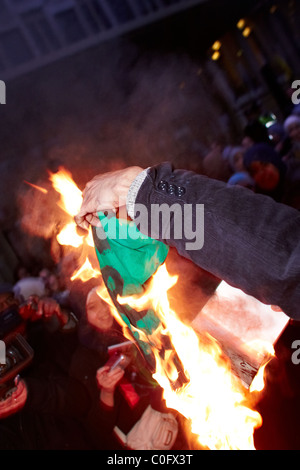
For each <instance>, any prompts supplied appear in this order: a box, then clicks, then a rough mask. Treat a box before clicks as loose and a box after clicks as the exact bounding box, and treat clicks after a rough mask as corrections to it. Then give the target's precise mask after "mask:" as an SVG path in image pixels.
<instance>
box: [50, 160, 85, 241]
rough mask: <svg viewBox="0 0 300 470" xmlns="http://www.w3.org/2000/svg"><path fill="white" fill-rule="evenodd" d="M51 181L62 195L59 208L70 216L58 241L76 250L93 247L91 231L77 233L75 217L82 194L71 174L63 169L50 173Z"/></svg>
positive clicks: (58, 236)
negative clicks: (83, 233) (85, 246)
mask: <svg viewBox="0 0 300 470" xmlns="http://www.w3.org/2000/svg"><path fill="white" fill-rule="evenodd" d="M49 179H50V181H51V182H52V185H53V187H54V189H55V190H56V191H57V192H58V193H59V194H60V196H61V198H60V200H59V202H58V205H59V207H60V208H61V209H62V210H63V211H64V212H65V213H66V214H68V215H69V216H70V222H69V223H68V224H67V225H66V226H65V227H63V229H62V230H61V231H60V232H59V234H58V235H57V237H56V239H57V241H58V243H59V244H60V245H65V246H66V245H68V246H72V247H74V248H79V247H83V246H84V245H87V246H90V247H93V246H94V242H93V236H92V232H91V229H89V231H88V233H87V234H85V235H79V234H78V233H77V225H76V223H75V221H74V216H75V215H76V214H77V213H78V211H79V209H80V207H81V204H82V192H81V191H80V189H79V188H78V186H77V185H76V183H75V182H74V180H73V178H72V176H71V174H70V173H69V172H68V171H67V170H66V169H65V168H63V167H60V168H59V171H58V172H57V173H51V172H49Z"/></svg>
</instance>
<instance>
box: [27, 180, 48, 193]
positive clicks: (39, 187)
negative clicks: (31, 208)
mask: <svg viewBox="0 0 300 470" xmlns="http://www.w3.org/2000/svg"><path fill="white" fill-rule="evenodd" d="M24 183H26V184H28V185H29V186H31V187H32V188H34V189H37V190H38V191H40V192H41V193H44V194H47V193H48V190H47V189H45V188H42V187H41V186H37V185H36V184H33V183H29V181H26V180H24Z"/></svg>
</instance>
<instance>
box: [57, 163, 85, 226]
mask: <svg viewBox="0 0 300 470" xmlns="http://www.w3.org/2000/svg"><path fill="white" fill-rule="evenodd" d="M49 179H50V181H51V182H52V185H53V187H54V189H55V190H56V191H57V192H58V193H60V195H61V200H60V202H59V203H58V205H59V206H60V207H61V208H62V209H63V210H64V211H65V212H66V213H67V214H69V215H72V216H73V217H74V216H75V215H76V214H77V213H78V212H79V209H80V207H81V204H82V192H81V191H80V189H79V188H78V187H77V185H76V184H75V182H74V181H73V179H72V176H71V174H70V173H69V172H68V171H67V170H65V169H64V168H62V167H60V168H59V170H58V172H57V173H51V172H50V176H49Z"/></svg>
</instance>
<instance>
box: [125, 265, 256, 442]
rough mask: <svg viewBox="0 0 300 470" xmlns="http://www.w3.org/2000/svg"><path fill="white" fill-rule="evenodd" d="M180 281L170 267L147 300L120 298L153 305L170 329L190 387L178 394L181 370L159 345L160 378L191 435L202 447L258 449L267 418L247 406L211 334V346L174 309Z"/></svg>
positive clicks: (157, 374) (158, 274) (138, 305)
mask: <svg viewBox="0 0 300 470" xmlns="http://www.w3.org/2000/svg"><path fill="white" fill-rule="evenodd" d="M175 278H176V277H175ZM174 282H176V280H175V279H174V277H171V276H169V274H168V272H167V269H166V267H165V265H162V266H161V267H160V268H159V269H158V270H157V272H156V274H155V275H154V276H153V279H152V282H151V285H150V287H149V291H148V292H147V293H146V294H144V295H143V297H141V298H138V297H135V296H132V297H126V298H120V297H119V298H118V300H119V302H120V303H128V304H129V305H130V306H131V307H133V308H139V309H143V308H145V306H146V305H148V303H149V302H150V303H151V304H152V305H153V308H154V309H155V312H156V313H157V314H159V316H160V319H161V321H162V323H163V324H164V325H167V330H168V333H169V335H170V336H171V338H172V343H173V345H174V349H175V351H176V353H177V354H178V357H179V358H180V360H181V362H182V364H183V366H184V370H185V374H186V376H187V377H188V379H189V382H188V383H187V384H185V385H184V386H183V387H182V388H180V389H177V390H174V389H173V387H172V386H171V384H170V380H169V379H170V377H172V380H174V379H176V377H175V376H174V374H175V375H176V374H177V371H176V370H171V371H170V370H169V363H168V358H167V360H165V361H164V360H162V358H161V355H160V354H159V350H160V347H159V346H160V345H159V344H158V345H157V349H155V348H153V349H152V350H153V352H154V354H155V357H156V372H155V374H154V378H155V379H156V380H157V382H158V383H159V384H160V385H161V387H162V388H163V389H164V398H165V400H166V404H167V406H168V407H170V408H173V409H176V410H178V411H179V412H180V413H181V414H182V415H183V416H185V418H187V420H188V421H189V422H190V428H191V432H192V433H193V434H194V435H197V436H198V440H199V443H200V444H201V446H203V447H206V448H209V449H243V450H248V449H255V447H254V442H253V433H254V430H255V429H256V428H257V427H259V426H261V424H262V419H261V416H260V414H259V413H258V412H256V411H254V410H252V409H251V408H249V407H248V406H247V392H246V390H245V389H244V388H243V387H242V385H241V384H240V383H239V382H238V380H237V379H235V378H234V376H233V374H232V372H231V368H230V364H229V361H228V360H227V359H226V358H225V357H224V355H223V352H222V350H221V348H220V346H219V345H218V343H217V341H216V340H214V338H212V337H211V336H209V335H207V337H206V340H205V341H200V339H199V337H198V336H197V334H196V333H195V331H194V330H193V329H192V328H191V327H189V326H187V325H185V324H183V323H182V322H181V321H180V320H179V318H178V317H177V315H176V313H175V312H174V311H172V310H171V309H170V306H169V301H168V297H167V291H168V289H169V288H170V287H171V286H172V285H174ZM156 333H157V332H156ZM156 333H154V335H153V336H156ZM150 341H151V343H152V345H153V344H155V342H156V341H157V336H156V337H155V338H153V337H151V338H150Z"/></svg>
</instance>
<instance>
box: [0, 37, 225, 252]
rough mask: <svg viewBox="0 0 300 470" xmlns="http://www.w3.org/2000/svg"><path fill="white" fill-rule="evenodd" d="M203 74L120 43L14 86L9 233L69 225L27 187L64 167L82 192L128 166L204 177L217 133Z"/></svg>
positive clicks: (5, 201) (6, 200) (7, 136)
mask: <svg viewBox="0 0 300 470" xmlns="http://www.w3.org/2000/svg"><path fill="white" fill-rule="evenodd" d="M201 72H202V69H201V67H200V66H199V64H196V63H195V62H193V61H192V60H191V59H190V58H189V57H188V56H187V55H184V54H158V53H154V52H147V53H144V52H143V51H142V50H141V49H140V48H139V47H137V46H136V45H133V44H130V43H128V42H126V41H124V40H121V39H120V40H117V41H115V42H111V43H108V44H105V45H100V46H98V47H95V48H93V49H90V50H87V51H85V52H83V53H81V54H78V55H77V56H74V57H69V58H67V59H64V60H61V61H60V62H57V63H55V64H52V65H50V66H47V67H45V68H42V69H39V70H37V71H36V72H33V73H31V74H30V75H27V76H24V77H21V78H20V79H18V80H15V81H14V82H13V83H11V84H9V90H10V93H9V100H8V103H7V105H5V107H2V109H1V112H2V113H3V109H4V113H5V116H4V118H5V124H6V125H5V130H4V129H0V138H1V139H2V153H1V160H2V163H1V165H3V170H4V171H2V172H1V176H0V177H1V185H2V188H4V189H5V191H4V192H3V194H4V197H3V198H2V200H1V207H0V209H1V217H2V226H4V225H7V226H8V230H16V227H15V224H17V225H18V226H19V227H21V228H22V230H24V231H26V232H27V233H30V234H33V235H34V236H38V237H43V238H46V239H48V238H49V237H51V234H53V233H54V232H55V228H56V226H57V224H59V223H60V221H61V219H62V214H61V213H60V212H58V210H57V207H56V201H55V197H54V196H53V191H52V192H51V191H50V192H49V193H48V194H47V195H44V194H40V193H39V192H38V191H36V190H34V189H29V188H28V187H26V185H24V180H27V181H29V182H31V183H34V184H37V185H40V186H42V187H48V185H49V184H48V170H49V169H50V170H51V171H56V169H57V168H58V167H59V166H63V167H65V168H66V169H68V170H69V171H70V172H71V174H72V176H73V179H74V181H75V182H76V184H77V185H78V186H79V187H80V189H83V188H84V186H85V184H86V182H87V181H88V180H89V179H91V178H92V177H93V176H94V175H95V174H98V173H103V172H106V171H111V170H114V169H119V168H123V167H126V166H129V165H139V166H142V167H147V166H150V165H154V164H156V163H159V162H162V161H171V162H172V163H173V164H174V165H175V166H177V167H182V168H183V167H185V168H188V169H194V170H197V171H201V160H202V157H203V156H204V154H205V152H206V151H207V149H208V147H209V145H210V142H211V141H212V140H214V139H215V138H217V137H218V133H219V130H218V126H216V114H217V113H218V111H219V110H218V108H217V106H216V105H215V104H214V103H213V100H212V99H211V96H210V93H209V90H208V89H207V87H206V85H205V80H204V81H203V80H202V79H203V76H202V75H201ZM16 130H17V131H16ZM8 214H9V217H8ZM8 219H9V220H8ZM32 249H34V247H32Z"/></svg>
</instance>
